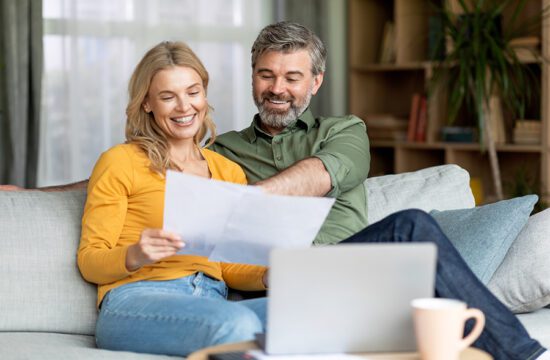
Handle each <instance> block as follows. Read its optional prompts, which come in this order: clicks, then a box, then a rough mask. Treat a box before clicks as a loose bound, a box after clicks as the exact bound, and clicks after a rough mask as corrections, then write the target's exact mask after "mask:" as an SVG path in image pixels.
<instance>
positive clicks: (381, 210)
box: [0, 165, 550, 359]
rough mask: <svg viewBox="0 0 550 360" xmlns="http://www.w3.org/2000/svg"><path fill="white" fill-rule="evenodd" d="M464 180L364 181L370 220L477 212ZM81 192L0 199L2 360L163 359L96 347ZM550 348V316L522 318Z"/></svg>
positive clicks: (428, 175) (438, 174)
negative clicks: (79, 261) (84, 272)
mask: <svg viewBox="0 0 550 360" xmlns="http://www.w3.org/2000/svg"><path fill="white" fill-rule="evenodd" d="M468 182H469V176H468V174H467V172H465V171H464V170H462V169H460V168H459V167H457V166H453V165H446V166H440V167H434V168H429V169H424V170H421V171H417V172H413V173H407V174H400V175H390V176H383V177H375V178H370V179H369V180H367V182H366V185H367V189H368V193H369V219H370V221H371V222H374V221H376V220H378V219H380V218H382V217H384V216H386V215H388V214H389V213H392V212H395V211H398V210H400V209H403V208H411V207H414V208H420V209H423V210H426V211H429V210H432V209H439V210H449V209H459V208H467V207H473V206H474V200H473V197H472V194H471V191H470V189H469V186H468ZM84 201H85V193H84V192H83V191H71V192H57V193H45V192H39V191H27V192H2V191H0V274H1V276H0V359H161V358H166V359H168V358H173V357H168V356H155V355H147V354H136V353H130V352H113V351H106V350H99V349H97V348H96V347H95V342H94V327H95V321H96V316H97V314H96V308H95V301H96V288H95V286H94V285H92V284H89V283H86V282H85V281H84V280H83V279H82V278H81V276H80V273H79V271H78V268H77V266H76V250H77V246H78V242H79V236H80V217H81V214H82V208H83V204H84ZM519 318H520V319H521V321H522V322H523V323H524V324H525V325H526V326H527V328H528V330H529V331H530V332H531V334H532V335H533V336H534V337H535V338H537V339H539V340H540V341H541V342H542V343H543V344H545V345H546V346H550V309H541V310H538V311H536V312H534V313H529V314H523V315H519Z"/></svg>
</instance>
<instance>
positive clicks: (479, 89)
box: [432, 0, 545, 199]
mask: <svg viewBox="0 0 550 360" xmlns="http://www.w3.org/2000/svg"><path fill="white" fill-rule="evenodd" d="M526 1H527V0H503V1H502V0H477V1H476V0H470V1H466V0H454V1H452V0H451V1H442V2H441V3H439V5H436V7H437V15H438V17H439V21H440V23H441V24H442V29H443V31H442V32H441V35H440V38H439V41H437V44H438V45H437V46H435V47H434V52H435V53H438V54H441V53H444V55H443V56H442V57H440V58H439V59H438V60H437V61H436V64H435V69H434V76H433V78H432V85H436V84H437V85H442V81H443V82H444V83H445V84H448V88H447V90H448V116H449V118H448V119H449V122H450V123H452V122H453V121H454V120H455V119H456V117H457V115H458V114H459V111H461V109H464V108H466V109H467V110H468V111H469V113H471V114H473V115H475V118H476V119H477V124H476V125H477V128H478V133H479V136H478V137H479V141H480V144H481V148H482V151H485V150H487V151H488V154H489V160H490V165H491V172H492V175H493V181H494V187H495V193H496V196H497V198H499V199H502V198H503V193H502V180H501V176H500V167H499V164H498V157H497V152H496V146H495V138H494V134H493V132H492V131H491V130H490V127H491V125H490V123H489V117H490V116H491V113H490V112H491V111H495V110H500V109H495V108H494V106H491V105H492V104H491V101H492V98H493V99H494V97H495V96H497V97H498V98H499V99H501V101H502V104H504V105H505V107H506V110H508V111H510V112H511V113H512V114H513V115H514V116H515V117H520V118H522V117H523V116H524V112H525V109H526V106H527V105H528V104H529V102H530V101H531V99H533V97H534V96H536V95H537V93H536V91H537V90H536V89H540V86H533V82H537V81H538V79H537V77H536V76H534V75H533V73H532V71H533V70H532V68H531V67H530V66H528V65H527V64H525V63H524V62H522V61H520V59H519V58H518V56H517V53H516V50H515V48H514V47H513V46H512V40H514V39H516V38H518V37H520V36H524V35H526V34H530V33H532V32H533V29H537V28H539V29H540V26H541V22H542V19H543V16H544V13H545V11H544V12H543V11H541V12H540V14H537V16H534V17H532V18H530V19H528V20H525V19H524V20H523V21H520V20H519V19H520V18H521V17H520V14H521V12H522V11H523V10H524V7H525V4H526ZM505 10H508V11H511V12H510V14H511V16H510V17H509V20H508V21H507V23H506V26H502V24H501V21H502V18H503V16H504V12H505ZM441 47H444V48H445V50H444V51H442V49H441ZM537 56H538V57H539V58H540V55H537Z"/></svg>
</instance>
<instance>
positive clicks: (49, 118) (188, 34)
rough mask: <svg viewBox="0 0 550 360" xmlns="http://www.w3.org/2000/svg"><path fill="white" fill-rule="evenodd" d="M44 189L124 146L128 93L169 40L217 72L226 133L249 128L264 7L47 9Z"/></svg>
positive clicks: (82, 174) (163, 1)
mask: <svg viewBox="0 0 550 360" xmlns="http://www.w3.org/2000/svg"><path fill="white" fill-rule="evenodd" d="M43 9H44V10H43V16H44V79H43V97H42V104H43V105H42V125H41V143H40V163H39V185H40V186H46V185H52V184H61V183H67V182H71V181H77V180H82V179H85V178H87V177H88V176H89V175H90V173H91V171H92V168H93V165H94V163H95V161H96V160H97V158H98V156H99V155H100V154H101V152H103V151H105V150H106V149H108V148H109V147H111V146H113V145H114V144H117V143H120V142H123V141H124V127H125V122H126V118H125V113H124V112H125V108H126V102H127V84H128V80H129V78H130V75H131V73H132V71H133V69H134V67H135V66H136V64H137V62H138V61H139V59H140V58H141V57H142V56H143V54H144V53H145V52H146V51H147V50H148V49H149V48H151V47H152V46H154V45H155V44H157V43H159V42H160V41H163V40H181V41H185V42H187V43H188V44H189V45H190V46H191V48H193V50H194V51H195V52H196V53H197V54H198V55H199V57H200V58H201V60H202V61H203V62H204V65H205V66H206V68H207V70H208V71H209V73H210V78H211V82H210V85H209V89H208V100H209V103H210V104H211V105H212V106H213V107H214V108H215V111H214V114H213V117H214V120H215V121H216V124H217V125H218V132H220V133H221V132H225V131H228V130H232V129H240V128H243V127H245V126H247V125H248V124H249V123H250V121H251V120H252V116H253V114H254V113H255V112H256V111H255V110H256V109H255V107H254V103H253V101H252V96H251V88H250V82H251V69H250V47H251V46H252V43H253V41H254V39H255V37H256V35H257V34H258V32H259V30H260V29H261V28H263V27H264V26H265V25H266V24H268V23H270V22H271V2H270V1H256V0H200V1H196V0H117V1H112V0H44V3H43Z"/></svg>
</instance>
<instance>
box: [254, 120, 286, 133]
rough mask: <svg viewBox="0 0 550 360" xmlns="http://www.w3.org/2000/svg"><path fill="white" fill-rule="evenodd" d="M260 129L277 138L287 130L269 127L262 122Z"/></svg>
mask: <svg viewBox="0 0 550 360" xmlns="http://www.w3.org/2000/svg"><path fill="white" fill-rule="evenodd" d="M260 128H261V129H262V130H263V131H264V132H265V133H266V134H269V135H271V136H275V135H278V134H280V133H281V131H283V130H284V129H285V127H277V128H276V127H271V126H269V125H266V124H264V123H263V122H262V121H260Z"/></svg>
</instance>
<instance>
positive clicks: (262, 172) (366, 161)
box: [211, 110, 370, 245]
mask: <svg viewBox="0 0 550 360" xmlns="http://www.w3.org/2000/svg"><path fill="white" fill-rule="evenodd" d="M211 148H212V149H213V150H214V151H216V152H218V153H220V154H222V155H224V156H226V157H228V158H229V159H231V160H233V161H235V162H236V163H238V164H239V165H241V166H242V168H243V169H244V171H245V173H246V176H247V178H248V181H249V183H251V184H253V183H255V182H257V181H260V180H263V179H266V178H269V177H271V176H273V175H276V174H277V173H278V172H280V171H282V170H284V169H286V168H287V167H289V166H291V165H293V164H294V163H296V162H297V161H300V160H302V159H305V158H308V157H317V158H319V159H320V160H321V161H322V162H323V164H324V165H325V168H326V169H327V171H328V173H329V174H330V179H331V182H332V189H331V191H330V192H329V193H328V194H327V196H330V197H334V198H336V202H335V203H334V206H333V207H332V209H331V211H330V213H329V215H328V217H327V219H326V220H325V223H324V224H323V226H322V227H321V230H320V231H319V234H318V235H317V237H316V238H315V241H314V244H317V245H319V244H334V243H337V242H339V241H342V240H344V239H345V238H347V237H349V236H351V235H353V234H355V233H356V232H358V231H359V230H361V229H363V228H364V227H365V226H366V225H367V198H366V196H367V195H366V191H365V188H364V186H363V182H364V181H365V179H366V178H367V175H368V172H369V167H370V153H369V140H368V137H367V133H366V129H365V124H364V122H363V121H362V120H361V119H359V118H358V117H356V116H353V115H350V116H343V117H328V118H314V117H313V114H312V113H311V111H310V110H306V111H305V112H304V113H303V114H302V115H301V116H300V117H299V118H298V119H297V120H296V121H294V122H293V123H291V124H290V125H289V126H287V127H286V128H285V129H284V130H283V131H282V132H281V133H279V134H277V135H275V136H271V135H269V134H267V133H265V132H264V131H262V129H261V127H260V119H259V117H258V115H256V116H255V117H254V120H253V121H252V124H251V126H250V127H248V128H246V129H244V130H241V131H238V132H237V131H230V132H228V133H225V134H222V135H220V136H219V137H218V138H217V139H216V142H215V143H214V144H213V145H212V147H211ZM303 216H308V215H307V214H303Z"/></svg>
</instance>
